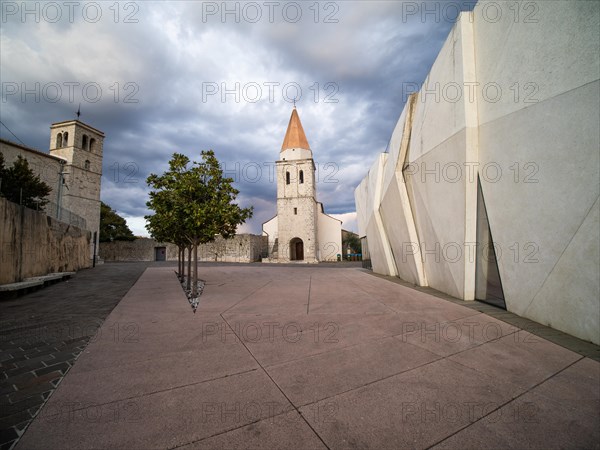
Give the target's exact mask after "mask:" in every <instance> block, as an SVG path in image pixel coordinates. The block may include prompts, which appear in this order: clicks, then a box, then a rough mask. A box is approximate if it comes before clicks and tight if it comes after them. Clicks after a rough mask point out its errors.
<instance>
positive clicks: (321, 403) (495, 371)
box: [17, 265, 600, 449]
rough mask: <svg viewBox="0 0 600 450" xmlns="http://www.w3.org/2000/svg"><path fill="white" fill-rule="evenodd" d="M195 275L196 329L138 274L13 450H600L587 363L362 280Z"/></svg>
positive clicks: (315, 270)
mask: <svg viewBox="0 0 600 450" xmlns="http://www.w3.org/2000/svg"><path fill="white" fill-rule="evenodd" d="M200 274H201V275H200V276H201V278H202V279H204V280H205V281H206V286H205V290H204V293H203V295H202V297H201V299H200V305H199V307H198V310H197V312H196V314H193V313H192V309H191V307H190V305H189V303H188V302H187V299H186V298H185V296H184V294H183V292H182V290H181V287H180V285H179V284H178V281H177V279H176V277H175V274H174V272H173V267H167V266H165V267H150V268H148V269H147V270H146V271H145V272H144V274H143V275H142V276H141V277H140V279H139V280H138V281H137V283H136V284H135V285H134V286H133V288H132V289H131V290H130V291H129V292H128V293H127V295H126V296H125V297H124V298H123V299H122V300H121V302H120V303H119V304H118V305H117V307H116V308H115V309H114V310H113V311H112V313H111V314H110V315H109V316H108V318H107V319H106V321H105V322H104V323H103V325H102V327H101V328H100V330H99V332H98V333H97V334H96V336H94V338H93V339H91V341H90V343H89V344H88V345H87V347H86V348H85V350H84V352H83V353H82V354H81V356H80V357H79V359H78V360H77V361H76V363H75V364H74V366H73V367H72V368H71V370H70V371H69V372H68V374H67V376H66V377H65V378H64V379H63V381H62V383H61V384H60V385H59V387H58V388H57V389H56V391H55V392H54V394H53V395H52V396H51V397H50V399H49V400H48V402H47V403H46V405H45V406H44V407H43V409H42V411H41V413H40V414H39V415H38V416H37V417H36V419H35V420H34V421H33V423H32V424H31V425H30V427H29V428H28V429H27V431H26V432H25V434H24V435H23V437H22V438H21V440H20V441H19V443H18V444H17V448H19V449H32V448H39V449H49V448H180V447H183V448H190V449H192V448H194V449H195V448H207V449H208V448H226V449H230V448H269V449H270V448H298V449H306V448H332V449H334V448H390V449H392V448H393V449H396V448H428V447H431V446H439V447H444V448H481V447H488V448H496V447H504V448H506V447H513V448H527V447H530V448H559V447H561V448H564V447H578V448H598V445H599V442H600V432H599V431H598V428H597V425H598V423H599V420H600V363H598V362H596V361H593V360H591V359H589V358H585V357H583V356H581V355H579V354H577V353H574V352H572V351H570V350H567V349H565V348H563V347H560V346H558V345H556V344H553V343H551V342H549V341H546V340H544V339H542V338H540V337H538V336H534V335H532V334H529V333H528V332H526V331H523V330H520V329H518V328H516V327H514V326H512V325H509V324H507V323H505V322H501V321H499V320H496V319H494V318H492V317H490V316H488V315H486V314H483V313H480V312H478V311H475V310H473V309H470V308H466V307H463V306H460V305H457V304H454V303H452V302H448V301H445V300H443V299H440V298H437V297H433V296H431V295H429V294H427V293H424V292H419V291H416V290H413V289H410V288H408V287H405V286H401V285H399V284H395V283H391V282H389V281H387V280H384V279H381V278H377V277H373V276H371V275H370V274H368V273H365V272H363V271H362V270H360V269H356V268H335V266H331V267H326V266H298V267H288V266H276V265H269V266H267V265H248V266H242V265H231V266H218V265H202V266H201V267H200ZM557 435H558V436H559V438H557Z"/></svg>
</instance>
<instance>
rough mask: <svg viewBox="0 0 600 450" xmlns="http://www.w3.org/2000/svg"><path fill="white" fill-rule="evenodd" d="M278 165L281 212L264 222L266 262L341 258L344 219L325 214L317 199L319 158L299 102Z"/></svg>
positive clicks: (278, 195) (293, 111) (307, 261)
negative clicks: (298, 108) (304, 122)
mask: <svg viewBox="0 0 600 450" xmlns="http://www.w3.org/2000/svg"><path fill="white" fill-rule="evenodd" d="M275 168H276V172H277V215H276V216H275V217H273V218H272V219H271V220H269V221H267V222H265V223H263V235H265V236H267V238H268V256H267V257H266V258H263V262H268V263H278V262H290V261H302V262H305V263H318V262H320V261H336V260H338V256H341V254H340V253H341V248H342V241H341V239H342V229H341V225H342V223H341V221H340V220H338V219H335V218H334V217H331V216H329V215H327V214H325V210H324V208H323V204H322V203H320V202H318V201H317V187H316V181H317V180H316V176H315V175H316V167H315V162H314V160H313V154H312V150H311V149H310V146H309V145H308V140H307V139H306V135H305V134H304V129H303V128H302V123H301V122H300V117H299V116H298V111H297V110H296V107H295V106H294V109H293V110H292V116H291V117H290V122H289V124H288V127H287V131H286V133H285V138H284V140H283V145H282V146H281V150H280V152H279V160H277V162H276V163H275Z"/></svg>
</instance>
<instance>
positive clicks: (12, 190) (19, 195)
mask: <svg viewBox="0 0 600 450" xmlns="http://www.w3.org/2000/svg"><path fill="white" fill-rule="evenodd" d="M51 192H52V189H51V188H50V186H48V185H47V184H46V183H44V182H43V181H42V180H41V179H40V177H39V175H36V174H35V173H34V172H33V170H31V169H30V168H29V162H28V161H27V160H26V159H25V158H23V157H22V156H21V155H18V156H17V159H16V160H15V162H14V163H13V165H12V167H10V168H6V167H5V166H4V155H3V154H2V152H0V193H1V194H2V196H4V197H6V199H7V200H10V201H11V202H14V203H19V204H20V205H23V206H26V207H28V208H33V209H39V208H43V207H44V206H45V205H46V204H47V203H48V199H47V198H46V197H48V195H50V193H51Z"/></svg>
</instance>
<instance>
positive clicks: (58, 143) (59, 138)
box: [56, 133, 62, 148]
mask: <svg viewBox="0 0 600 450" xmlns="http://www.w3.org/2000/svg"><path fill="white" fill-rule="evenodd" d="M61 147H62V134H60V133H58V134H57V135H56V148H61Z"/></svg>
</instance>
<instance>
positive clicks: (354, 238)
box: [342, 233, 362, 253]
mask: <svg viewBox="0 0 600 450" xmlns="http://www.w3.org/2000/svg"><path fill="white" fill-rule="evenodd" d="M342 248H343V249H344V253H345V252H346V251H347V249H348V248H350V249H351V250H352V252H353V253H361V251H362V245H361V243H360V239H359V237H358V235H356V234H354V233H348V234H347V235H346V236H345V238H344V240H343V241H342Z"/></svg>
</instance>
